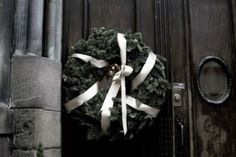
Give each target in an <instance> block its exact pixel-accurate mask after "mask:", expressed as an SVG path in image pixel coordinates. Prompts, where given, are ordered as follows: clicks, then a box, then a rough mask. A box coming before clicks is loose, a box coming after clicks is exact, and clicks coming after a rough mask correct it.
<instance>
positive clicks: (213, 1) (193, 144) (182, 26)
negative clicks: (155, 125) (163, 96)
mask: <svg viewBox="0 0 236 157" xmlns="http://www.w3.org/2000/svg"><path fill="white" fill-rule="evenodd" d="M169 4H170V5H169V19H170V25H169V26H170V49H171V51H170V54H171V57H170V58H171V71H172V75H171V76H172V81H173V82H182V83H185V90H184V92H183V98H184V99H183V104H182V106H174V114H175V117H177V118H179V119H180V121H181V122H182V123H183V125H184V134H183V135H182V136H184V139H186V140H187V141H184V145H186V144H187V145H188V146H189V147H185V146H183V147H181V146H179V145H178V143H176V147H175V148H176V149H175V153H176V155H177V156H182V155H183V154H189V156H195V157H234V156H236V151H235V150H236V102H235V85H234V82H235V80H234V76H235V64H236V63H235V18H236V17H235V15H236V14H235V1H234V0H232V1H231V0H180V1H175V0H170V1H169ZM207 56H213V57H212V58H216V57H219V58H220V59H221V60H222V61H223V62H225V64H226V66H227V67H228V68H222V67H220V66H219V65H217V64H216V63H209V62H208V66H207V64H205V65H206V66H205V68H204V70H201V75H200V77H199V78H200V84H201V86H200V87H201V89H202V91H203V93H204V94H205V95H206V96H207V97H208V98H210V99H211V100H212V99H214V98H213V97H214V96H217V95H218V96H219V95H220V93H222V92H224V90H225V86H227V79H226V78H225V79H224V81H222V77H226V76H225V72H226V71H227V69H228V71H230V72H231V78H232V86H231V87H232V90H231V92H230V94H229V97H228V99H227V100H226V101H225V102H223V103H219V104H217V103H212V102H208V101H207V99H206V100H205V99H204V97H203V96H201V94H200V92H199V87H198V86H197V80H198V79H197V78H198V75H197V74H198V73H197V71H198V68H199V65H200V63H201V62H202V61H203V59H204V58H205V57H207ZM210 64H211V65H210ZM211 72H213V73H214V77H212V78H211V79H210V77H211V74H210V73H211ZM223 84H224V85H223ZM219 97H220V96H219ZM178 129H179V128H178V126H177V127H176V130H175V133H176V139H177V141H178V140H181V139H180V138H179V137H180V136H181V135H180V134H179V133H178V132H177V131H178ZM186 148H187V150H186Z"/></svg>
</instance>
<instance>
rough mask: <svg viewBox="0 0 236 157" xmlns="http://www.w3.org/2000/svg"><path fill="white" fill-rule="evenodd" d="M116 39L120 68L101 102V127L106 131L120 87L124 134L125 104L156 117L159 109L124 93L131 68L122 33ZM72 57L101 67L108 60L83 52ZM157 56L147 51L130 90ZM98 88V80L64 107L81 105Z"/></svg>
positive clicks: (151, 66) (143, 77) (70, 109)
mask: <svg viewBox="0 0 236 157" xmlns="http://www.w3.org/2000/svg"><path fill="white" fill-rule="evenodd" d="M117 41H118V45H119V48H120V56H121V69H120V71H118V72H117V73H115V75H114V76H113V81H112V84H111V86H110V88H109V90H108V93H107V95H106V97H105V100H104V102H103V105H102V108H101V111H102V112H101V128H102V130H103V131H104V133H107V130H108V128H109V126H110V116H111V112H110V108H112V107H113V104H114V102H113V100H112V99H113V98H115V97H116V96H117V94H118V92H119V89H120V87H121V105H122V126H123V131H124V134H126V133H127V130H128V129H127V107H126V104H127V105H129V106H131V107H132V108H134V109H136V110H138V111H142V112H145V113H147V114H149V115H150V116H152V117H156V116H157V114H158V113H159V109H156V108H153V107H150V106H148V105H146V104H143V103H141V102H139V101H137V100H136V99H135V98H133V97H131V96H127V95H126V87H125V77H126V76H129V75H130V74H131V73H132V71H133V69H132V67H130V66H127V65H126V42H127V41H126V39H125V37H124V34H121V33H118V34H117ZM72 57H75V58H79V59H81V60H83V61H84V62H87V63H88V62H89V63H91V64H92V65H94V66H95V67H97V68H103V67H105V66H108V62H107V61H105V60H101V59H96V58H93V57H91V56H88V55H84V54H73V55H72ZM156 58H157V56H156V55H155V54H154V53H152V52H149V55H148V58H147V60H146V62H145V64H144V66H143V67H142V69H141V71H140V73H139V74H138V75H137V76H136V77H135V79H134V80H133V81H132V87H131V88H132V90H134V89H135V88H137V87H138V86H139V85H140V84H141V83H142V82H143V81H144V80H145V78H146V77H147V76H148V74H149V73H150V72H151V70H152V69H153V67H154V65H155V62H156ZM98 88H99V82H96V83H95V84H94V85H92V86H91V87H90V88H89V89H88V90H87V91H85V92H84V93H83V94H81V95H79V96H77V97H76V98H74V99H72V100H70V101H69V102H68V103H66V104H65V107H66V109H67V111H68V112H71V111H72V110H73V109H75V108H77V107H79V106H81V105H83V104H84V103H85V102H87V101H89V100H90V99H92V98H93V97H94V96H95V95H96V94H97V93H98Z"/></svg>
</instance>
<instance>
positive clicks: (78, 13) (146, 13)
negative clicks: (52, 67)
mask: <svg viewBox="0 0 236 157" xmlns="http://www.w3.org/2000/svg"><path fill="white" fill-rule="evenodd" d="M64 9H65V10H64V16H65V17H64V42H63V43H64V50H65V51H67V50H68V49H69V47H70V46H71V45H72V44H74V43H75V42H77V41H78V40H79V39H82V38H86V37H87V36H88V33H89V31H90V30H91V28H93V27H106V28H108V29H109V28H112V29H116V30H118V31H120V32H126V31H127V30H131V31H133V32H136V31H140V32H142V33H143V38H144V40H145V43H146V44H147V45H149V46H150V47H151V48H152V49H153V50H154V52H156V53H158V54H162V55H163V56H165V57H168V55H167V54H168V46H167V45H168V42H167V29H168V25H167V22H168V21H167V17H166V15H167V3H166V1H165V0H160V1H153V0H145V1H142V0H70V1H66V2H65V4H64ZM65 51H64V52H65ZM65 56H66V55H65ZM65 58H66V57H65ZM167 68H168V67H167ZM167 75H168V73H167ZM164 106H165V107H163V108H162V110H161V113H160V114H159V115H158V118H157V120H156V124H155V125H154V126H153V127H152V128H151V129H150V130H147V132H145V133H144V134H143V135H142V136H140V137H138V138H136V139H135V140H132V141H129V142H110V143H106V142H105V143H101V142H98V143H88V142H85V141H83V140H82V137H80V130H78V128H76V124H75V123H73V121H72V120H71V119H70V118H69V117H68V116H67V115H66V114H65V113H63V117H62V119H63V122H62V125H63V126H62V127H63V141H62V145H63V156H70V157H74V156H82V154H87V156H95V155H96V156H113V157H122V156H128V155H129V156H136V157H154V156H160V157H172V156H173V124H172V122H173V117H172V106H171V104H170V102H168V101H167V103H166V104H165V105H164ZM104 149H105V150H104ZM103 151H107V152H106V154H104V153H103Z"/></svg>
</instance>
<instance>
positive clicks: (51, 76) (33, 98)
mask: <svg viewBox="0 0 236 157" xmlns="http://www.w3.org/2000/svg"><path fill="white" fill-rule="evenodd" d="M11 65H12V66H11V91H12V102H13V107H15V108H43V109H52V110H60V108H61V64H60V63H57V62H55V61H53V60H49V59H47V58H44V57H39V56H32V55H25V56H13V58H12V64H11Z"/></svg>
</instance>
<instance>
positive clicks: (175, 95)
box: [172, 83, 185, 107]
mask: <svg viewBox="0 0 236 157" xmlns="http://www.w3.org/2000/svg"><path fill="white" fill-rule="evenodd" d="M184 89H185V84H184V83H173V84H172V103H173V105H174V106H175V107H180V106H182V105H183V94H184Z"/></svg>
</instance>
